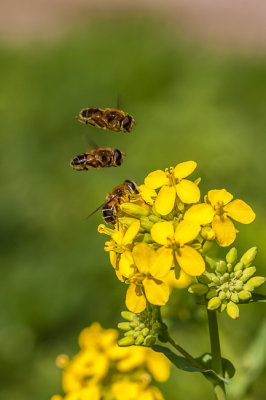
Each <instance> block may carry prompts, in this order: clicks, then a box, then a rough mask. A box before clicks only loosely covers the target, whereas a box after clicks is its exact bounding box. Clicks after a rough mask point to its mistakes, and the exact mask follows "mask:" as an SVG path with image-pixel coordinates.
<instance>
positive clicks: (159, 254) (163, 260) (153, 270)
mask: <svg viewBox="0 0 266 400" xmlns="http://www.w3.org/2000/svg"><path fill="white" fill-rule="evenodd" d="M173 263H174V257H173V250H172V249H169V248H166V247H161V248H160V249H158V250H157V251H156V252H154V258H153V262H152V263H151V264H150V274H151V275H152V276H153V277H154V278H156V279H162V278H164V277H165V276H166V275H167V274H168V273H169V271H170V268H171V267H172V266H173Z"/></svg>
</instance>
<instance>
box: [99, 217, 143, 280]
mask: <svg viewBox="0 0 266 400" xmlns="http://www.w3.org/2000/svg"><path fill="white" fill-rule="evenodd" d="M139 228H140V221H135V222H133V223H132V224H131V225H130V226H129V228H126V227H124V226H122V225H118V226H116V227H115V229H114V230H113V231H112V234H111V238H112V239H111V240H110V241H109V242H106V243H105V248H104V249H105V251H108V252H109V254H110V261H111V264H112V266H113V267H114V269H115V271H116V275H117V277H118V279H119V280H120V281H122V282H124V279H123V276H128V275H129V274H130V273H131V265H132V264H133V261H132V255H131V247H132V243H133V240H134V239H135V237H136V236H137V234H138V232H139ZM98 229H99V228H98Z"/></svg>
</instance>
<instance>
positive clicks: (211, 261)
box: [205, 256, 216, 270]
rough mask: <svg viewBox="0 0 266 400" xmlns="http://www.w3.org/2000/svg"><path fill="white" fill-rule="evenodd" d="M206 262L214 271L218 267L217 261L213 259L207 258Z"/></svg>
mask: <svg viewBox="0 0 266 400" xmlns="http://www.w3.org/2000/svg"><path fill="white" fill-rule="evenodd" d="M205 261H206V263H207V264H209V266H210V267H211V269H212V270H215V267H216V265H215V260H214V259H213V258H211V257H208V256H205Z"/></svg>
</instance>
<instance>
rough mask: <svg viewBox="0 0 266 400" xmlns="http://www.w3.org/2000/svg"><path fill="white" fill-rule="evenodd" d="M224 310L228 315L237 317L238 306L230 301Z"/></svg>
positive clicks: (233, 317)
mask: <svg viewBox="0 0 266 400" xmlns="http://www.w3.org/2000/svg"><path fill="white" fill-rule="evenodd" d="M226 311H227V314H228V315H229V317H230V318H232V319H237V318H238V317H239V308H238V306H237V305H236V304H235V303H233V302H232V301H230V302H229V303H228V304H227V307H226Z"/></svg>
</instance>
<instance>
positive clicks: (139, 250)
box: [132, 243, 154, 274]
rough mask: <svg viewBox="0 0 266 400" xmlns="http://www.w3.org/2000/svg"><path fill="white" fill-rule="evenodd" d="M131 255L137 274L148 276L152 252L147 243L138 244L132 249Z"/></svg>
mask: <svg viewBox="0 0 266 400" xmlns="http://www.w3.org/2000/svg"><path fill="white" fill-rule="evenodd" d="M132 255H133V259H134V261H135V264H136V266H137V267H138V270H139V272H142V273H144V274H148V273H149V271H150V262H151V260H152V259H153V257H154V250H153V249H152V248H151V247H150V246H149V245H148V244H147V243H138V244H136V246H135V247H134V248H133V251H132Z"/></svg>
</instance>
